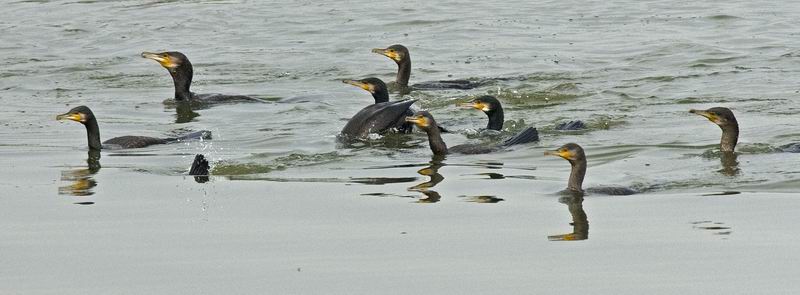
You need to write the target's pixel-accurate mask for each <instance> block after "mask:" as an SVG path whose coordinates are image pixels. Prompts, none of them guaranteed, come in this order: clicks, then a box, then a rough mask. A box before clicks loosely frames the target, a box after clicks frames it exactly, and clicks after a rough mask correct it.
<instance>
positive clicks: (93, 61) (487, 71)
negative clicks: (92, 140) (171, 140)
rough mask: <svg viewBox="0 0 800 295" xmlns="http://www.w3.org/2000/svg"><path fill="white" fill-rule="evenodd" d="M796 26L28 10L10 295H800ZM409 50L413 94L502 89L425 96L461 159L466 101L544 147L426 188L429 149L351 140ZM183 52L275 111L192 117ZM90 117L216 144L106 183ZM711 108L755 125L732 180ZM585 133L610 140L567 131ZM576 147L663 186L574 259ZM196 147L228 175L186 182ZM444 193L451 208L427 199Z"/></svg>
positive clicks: (4, 210)
mask: <svg viewBox="0 0 800 295" xmlns="http://www.w3.org/2000/svg"><path fill="white" fill-rule="evenodd" d="M798 13H800V2H792V1H786V2H774V1H670V2H662V1H619V2H617V3H616V4H611V3H606V2H605V1H595V2H590V3H584V1H533V2H530V3H527V2H523V3H508V2H506V1H494V2H492V1H483V2H477V3H461V2H430V3H429V2H428V1H418V2H416V1H412V2H403V3H402V4H401V3H399V2H393V3H391V2H381V3H375V2H371V1H347V2H315V1H308V2H302V1H286V2H260V1H253V2H235V1H204V2H199V1H109V2H105V1H99V2H94V1H77V2H76V1H8V2H5V3H4V4H3V8H2V14H3V17H2V18H0V102H1V103H2V105H3V107H2V108H0V126H1V127H0V138H2V140H0V155H1V156H0V165H2V167H4V168H5V169H2V170H0V190H1V191H2V192H3V193H2V197H0V216H2V217H0V263H2V265H3V267H2V268H0V293H2V294H87V293H91V294H98V293H102V294H142V293H155V294H158V293H170V294H175V293H201V294H202V293H207V294H219V293H265V292H266V293H277V294H319V293H326V294H358V293H360V294H364V293H370V294H374V293H377V294H387V293H391V294H409V293H422V292H427V293H436V294H443V293H453V294H461V293H465V292H466V293H473V292H474V293H483V294H486V293H497V294H509V293H553V292H556V290H558V292H560V293H587V292H588V293H590V294H600V293H608V294H620V293H640V292H641V291H645V292H648V293H663V294H674V293H696V294H714V293H725V294H732V293H772V294H776V293H796V292H797V291H798V289H800V286H799V285H798V284H797V283H794V281H795V278H796V277H797V276H798V275H799V274H800V268H798V267H797V265H796V263H794V261H797V260H798V259H799V258H800V255H798V254H797V251H796V249H797V247H798V246H799V245H800V238H798V237H797V235H796V234H795V233H796V228H795V227H794V224H797V222H798V221H800V219H798V218H797V217H796V214H795V212H796V210H795V209H794V208H797V206H798V205H800V200H798V198H797V197H798V192H800V165H798V164H800V160H798V154H786V153H775V152H773V150H774V147H777V146H779V145H781V144H785V143H791V142H798V141H800V131H799V130H798V128H797V126H798V121H799V120H798V114H797V113H798V110H800V103H798V101H797V97H798V90H800V86H798V83H797V76H798V75H799V72H800V49H798V48H800V36H799V34H800V31H798V30H797V28H798V27H800V20H798V19H797V15H798ZM396 43H400V44H404V45H406V46H407V47H409V48H410V50H411V56H412V61H413V71H412V76H411V80H412V82H413V81H418V82H419V81H427V80H436V79H448V78H472V79H488V80H490V81H491V83H489V84H488V85H486V86H484V87H481V88H478V89H473V90H469V91H427V92H419V91H418V92H412V93H411V94H410V95H408V96H407V97H411V98H417V99H420V102H419V103H418V106H417V107H420V108H423V109H427V110H430V111H431V112H432V113H433V114H434V115H435V116H436V117H437V119H438V121H440V122H443V123H444V125H446V126H449V127H450V128H451V129H454V130H457V131H458V132H457V133H454V134H448V135H446V136H445V141H447V142H448V143H449V144H450V145H453V144H458V143H463V142H468V141H474V140H476V139H470V138H471V137H474V136H472V135H473V134H474V133H475V130H476V129H479V128H481V127H483V126H485V124H486V123H485V122H486V121H485V120H486V118H485V116H484V115H483V114H481V113H478V112H477V111H469V110H461V109H458V108H456V107H455V106H454V105H455V103H456V102H459V101H464V100H466V99H469V98H471V97H474V96H476V95H483V94H491V95H496V96H498V97H499V98H500V100H501V101H502V102H503V103H504V106H505V109H506V119H507V120H513V121H514V122H509V123H516V124H507V125H510V126H511V127H510V128H509V130H506V131H505V132H506V133H508V134H510V133H513V132H515V131H517V130H520V129H521V128H522V126H524V125H533V126H536V127H537V128H539V130H540V132H541V133H542V140H541V141H540V142H539V143H537V144H531V145H526V146H520V147H517V148H515V149H512V150H510V151H507V152H503V153H495V154H490V155H477V156H450V157H448V158H447V159H446V160H445V161H444V165H441V167H438V170H437V171H438V175H434V176H433V177H430V176H427V175H423V174H420V173H418V170H420V169H422V168H426V167H428V166H429V162H430V161H431V157H430V151H429V150H428V148H427V140H426V139H425V138H424V136H423V135H422V134H414V135H411V136H395V137H391V138H385V139H381V140H376V141H374V142H371V143H370V144H366V145H363V146H360V147H355V148H345V147H342V146H340V145H339V144H337V142H336V138H335V135H336V134H337V133H338V131H339V130H340V129H341V127H342V126H343V125H344V123H345V122H346V120H347V118H349V117H350V116H351V115H352V114H354V113H355V112H357V111H358V110H359V109H360V108H362V107H363V106H365V105H367V104H369V103H370V102H371V101H372V98H371V97H370V96H369V95H368V94H367V93H366V92H364V91H362V90H360V89H357V88H355V87H352V86H349V85H345V84H342V83H341V82H340V81H341V80H342V79H351V78H362V77H369V76H376V77H380V78H382V79H384V80H385V81H391V80H393V79H394V75H395V71H396V66H395V65H394V63H393V62H391V61H390V60H388V59H387V58H385V57H382V56H379V55H377V54H373V53H371V52H370V49H371V48H375V47H386V46H388V45H391V44H396ZM163 50H177V51H182V52H183V53H185V54H186V55H187V56H188V57H189V58H190V59H191V61H192V63H193V64H194V66H195V77H194V81H195V82H194V85H193V88H192V90H193V91H195V92H198V93H214V92H218V93H228V94H249V95H254V96H258V97H262V98H266V99H269V100H270V101H271V102H270V103H268V104H257V105H253V104H232V105H222V106H216V107H213V108H208V109H198V110H193V112H194V113H193V114H191V115H186V113H185V112H181V115H178V112H176V110H175V108H174V106H169V105H165V104H163V103H162V101H163V100H164V99H166V98H169V97H171V96H172V93H173V88H172V82H171V80H170V77H169V75H168V74H167V72H166V71H165V70H164V69H162V68H161V67H160V66H159V65H158V64H157V63H155V62H153V61H151V60H146V59H143V58H141V57H139V54H140V53H141V52H142V51H163ZM82 104H84V105H88V106H90V107H91V108H92V109H93V110H94V112H95V114H96V116H97V117H98V120H99V123H100V129H101V136H102V137H103V138H110V137H114V136H120V135H149V136H167V135H171V134H176V133H182V132H186V131H189V130H202V129H208V130H212V131H213V133H214V139H213V140H211V141H207V142H190V143H184V144H173V145H161V146H153V147H148V148H145V149H139V150H126V151H106V152H103V153H102V158H101V159H100V166H101V167H102V168H99V170H97V168H96V167H95V168H94V169H88V168H87V166H88V165H87V153H86V138H85V132H84V130H83V127H81V126H79V125H78V124H76V123H74V122H57V121H55V115H56V114H59V113H63V112H65V111H67V110H69V109H70V108H71V107H74V106H77V105H82ZM712 106H727V107H730V108H732V109H733V110H734V112H736V114H737V118H738V120H739V123H740V125H741V139H740V146H739V147H738V151H739V155H738V158H737V159H736V161H734V162H729V161H728V162H726V161H723V160H721V159H720V156H719V154H718V153H716V152H714V150H715V145H716V144H718V142H719V135H720V131H719V128H717V127H716V126H714V125H713V124H712V123H710V122H708V121H707V120H705V119H703V118H701V117H698V116H696V115H692V114H689V113H688V112H687V111H688V109H691V108H708V107H712ZM571 119H581V120H584V121H586V122H587V123H588V126H589V128H588V129H587V130H585V131H582V132H573V133H563V132H558V131H555V130H554V126H555V125H556V124H557V123H559V122H564V121H567V120H571ZM465 135H467V136H465ZM468 137H470V138H468ZM567 142H577V143H579V144H581V145H583V146H584V147H585V148H586V150H587V154H588V157H589V171H588V176H587V181H586V183H585V186H593V185H602V184H620V185H627V186H631V187H634V188H637V189H639V190H642V191H644V193H643V194H639V195H635V196H629V197H603V196H590V197H587V199H586V200H585V201H584V202H583V204H582V205H583V209H585V214H586V215H587V216H588V220H589V224H590V235H589V239H588V240H585V241H580V242H554V241H549V240H548V236H551V235H556V234H561V233H568V232H571V231H572V230H573V227H572V226H571V225H570V222H572V221H573V220H572V213H574V212H573V211H571V209H574V208H573V207H570V206H567V205H566V204H564V203H560V202H559V198H558V197H557V196H555V195H554V194H553V193H554V192H557V191H558V190H560V189H562V188H563V187H564V186H565V183H566V178H567V177H568V174H569V165H568V164H567V163H566V162H565V161H563V160H561V159H557V158H552V157H551V158H547V157H544V156H542V152H543V151H544V150H547V149H553V148H556V147H558V146H560V145H561V144H564V143H567ZM197 153H204V154H206V155H207V156H208V157H209V158H210V159H212V160H213V163H214V166H215V167H214V171H213V173H214V174H215V176H214V177H213V178H212V181H211V182H208V183H205V184H198V183H195V182H194V180H193V179H192V178H191V177H187V176H185V172H186V170H187V169H188V166H189V164H190V161H191V159H192V157H193V155H194V154H197ZM434 168H437V167H434ZM442 177H443V178H444V180H441V178H442ZM431 180H432V182H429V181H431ZM426 182H428V183H427V184H423V186H425V185H428V186H429V185H430V184H431V183H432V184H433V185H434V186H435V187H432V188H430V189H429V190H433V191H435V192H436V193H437V194H438V195H439V196H440V197H441V199H439V200H438V202H436V203H430V201H432V200H436V198H435V197H433V198H431V197H427V196H426V195H424V194H422V193H421V192H419V190H418V189H413V188H412V187H414V186H416V185H419V184H421V183H426ZM410 188H412V189H410ZM720 192H738V194H728V195H713V194H718V193H720ZM429 194H430V193H429ZM485 196H493V197H494V198H500V199H503V201H501V202H499V203H483V202H479V200H485V199H487V198H486V197H485ZM426 200H427V201H428V202H426ZM81 204H83V205H81Z"/></svg>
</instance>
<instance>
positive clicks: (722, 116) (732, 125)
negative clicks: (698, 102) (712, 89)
mask: <svg viewBox="0 0 800 295" xmlns="http://www.w3.org/2000/svg"><path fill="white" fill-rule="evenodd" d="M689 112H690V113H692V114H697V115H700V116H703V117H706V118H707V119H708V120H709V121H711V122H714V124H717V126H719V128H720V129H722V138H721V139H720V143H719V149H720V151H723V152H733V150H734V149H735V148H736V143H737V142H738V141H739V122H737V121H736V116H734V115H733V112H732V111H731V110H730V109H728V108H723V107H713V108H710V109H707V110H694V109H692V110H689Z"/></svg>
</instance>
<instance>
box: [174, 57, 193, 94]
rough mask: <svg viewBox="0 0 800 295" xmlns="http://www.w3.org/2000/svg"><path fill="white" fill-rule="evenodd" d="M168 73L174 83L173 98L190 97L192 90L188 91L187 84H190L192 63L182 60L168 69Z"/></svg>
mask: <svg viewBox="0 0 800 295" xmlns="http://www.w3.org/2000/svg"><path fill="white" fill-rule="evenodd" d="M169 74H170V75H171V76H172V82H174V83H175V100H190V99H192V92H191V91H189V86H191V84H192V74H193V70H192V64H190V63H189V61H184V63H183V64H181V65H180V66H178V67H177V68H174V69H169Z"/></svg>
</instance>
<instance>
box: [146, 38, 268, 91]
mask: <svg viewBox="0 0 800 295" xmlns="http://www.w3.org/2000/svg"><path fill="white" fill-rule="evenodd" d="M142 57H144V58H147V59H152V60H155V61H157V62H158V63H159V64H161V66H162V67H164V68H165V69H167V71H169V74H170V75H171V76H172V82H174V83H175V101H176V102H194V103H203V104H215V103H230V102H264V100H261V99H258V98H254V97H249V96H245V95H224V94H216V93H209V94H197V93H194V92H191V91H190V90H189V87H190V86H191V84H192V75H193V72H194V70H193V68H192V63H191V62H189V58H187V57H186V55H184V54H183V53H180V52H177V51H167V52H160V53H153V52H142Z"/></svg>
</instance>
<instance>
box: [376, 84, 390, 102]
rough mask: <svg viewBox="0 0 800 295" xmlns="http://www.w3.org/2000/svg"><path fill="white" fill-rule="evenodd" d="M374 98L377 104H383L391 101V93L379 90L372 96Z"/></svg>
mask: <svg viewBox="0 0 800 295" xmlns="http://www.w3.org/2000/svg"><path fill="white" fill-rule="evenodd" d="M372 98H374V99H375V103H382V102H388V101H389V91H388V90H386V89H383V88H379V89H377V90H376V91H375V93H373V94H372Z"/></svg>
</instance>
